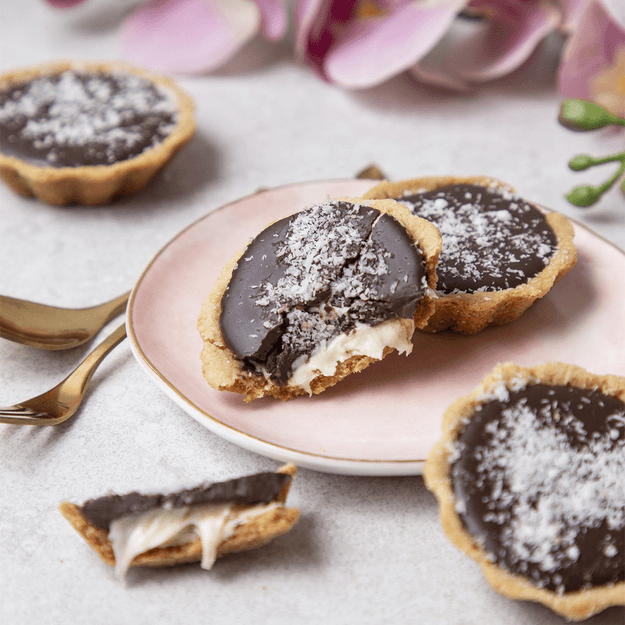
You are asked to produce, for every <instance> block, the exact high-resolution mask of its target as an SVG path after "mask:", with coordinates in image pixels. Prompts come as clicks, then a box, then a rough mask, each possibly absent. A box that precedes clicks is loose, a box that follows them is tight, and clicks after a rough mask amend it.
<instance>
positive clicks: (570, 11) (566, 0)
mask: <svg viewBox="0 0 625 625" xmlns="http://www.w3.org/2000/svg"><path fill="white" fill-rule="evenodd" d="M589 1H590V0H560V4H561V5H562V14H563V17H562V25H561V29H562V30H563V31H564V32H565V33H573V32H575V30H577V28H578V27H579V25H580V24H581V19H582V15H583V14H584V10H585V9H586V6H587V5H588V3H589Z"/></svg>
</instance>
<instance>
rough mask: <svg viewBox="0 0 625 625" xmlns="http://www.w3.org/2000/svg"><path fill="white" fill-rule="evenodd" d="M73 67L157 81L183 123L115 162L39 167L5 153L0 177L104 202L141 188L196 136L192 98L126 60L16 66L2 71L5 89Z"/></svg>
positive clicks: (29, 189) (42, 192) (51, 197)
mask: <svg viewBox="0 0 625 625" xmlns="http://www.w3.org/2000/svg"><path fill="white" fill-rule="evenodd" d="M70 69H72V70H80V71H86V72H93V73H104V74H106V73H111V72H124V73H128V74H133V75H136V76H139V77H141V78H145V79H147V80H149V81H151V82H152V83H153V84H156V85H158V86H159V87H161V88H163V89H164V90H165V91H167V92H168V93H170V94H172V95H173V97H174V100H175V102H176V104H177V108H178V122H177V124H176V126H175V128H174V130H173V131H172V133H171V134H170V135H169V136H168V137H166V138H165V139H164V140H163V141H162V142H161V143H159V144H158V145H156V146H154V147H152V148H150V149H147V150H145V151H144V152H143V153H142V154H139V155H138V156H135V157H133V158H129V159H126V160H124V161H119V162H117V163H113V164H111V165H92V166H83V167H59V168H55V167H40V166H37V165H32V164H30V163H28V162H26V161H24V160H21V159H19V158H17V157H15V156H6V155H4V154H2V152H0V177H1V178H2V179H3V180H4V182H6V184H7V185H8V186H9V187H11V188H12V189H13V190H14V191H15V192H16V193H18V194H19V195H23V196H25V197H33V196H34V197H37V198H38V199H40V200H42V201H43V202H47V203H48V204H56V205H65V204H73V203H78V204H89V205H93V204H103V203H105V202H108V201H109V200H110V199H112V198H113V197H115V196H118V195H127V194H130V193H134V192H135V191H139V190H140V189H142V188H143V187H145V185H146V184H147V183H148V182H149V181H150V180H151V179H152V178H153V177H154V176H155V175H156V174H157V173H158V171H160V169H161V168H162V167H163V166H164V165H165V164H166V163H167V162H168V161H169V160H170V159H171V158H172V157H173V156H174V155H175V154H176V153H177V152H178V150H180V148H181V147H182V146H183V145H184V144H185V143H187V142H188V141H189V139H191V137H192V136H193V134H194V132H195V121H194V118H193V108H194V105H193V100H192V99H191V98H190V97H189V96H188V95H187V94H186V93H185V92H184V91H183V90H182V89H181V88H180V87H179V86H178V85H177V84H176V83H175V82H174V81H173V80H171V79H170V78H167V77H165V76H157V75H153V74H150V73H148V72H146V71H145V70H143V69H141V68H139V67H136V66H133V65H129V64H127V63H122V62H91V61H85V62H79V61H58V62H55V63H49V64H44V65H40V66H35V67H29V68H24V69H17V70H13V71H11V72H7V73H5V74H2V75H1V76H0V91H1V90H4V89H7V88H10V87H12V86H15V85H19V84H22V83H25V82H27V81H30V80H34V79H36V78H39V77H42V76H54V75H57V74H60V73H62V72H64V71H66V70H70Z"/></svg>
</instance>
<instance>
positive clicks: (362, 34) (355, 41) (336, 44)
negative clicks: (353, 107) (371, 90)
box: [296, 0, 468, 87]
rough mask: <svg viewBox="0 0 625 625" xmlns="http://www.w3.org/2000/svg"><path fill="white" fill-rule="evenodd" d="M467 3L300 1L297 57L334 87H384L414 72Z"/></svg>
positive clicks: (441, 0)
mask: <svg viewBox="0 0 625 625" xmlns="http://www.w3.org/2000/svg"><path fill="white" fill-rule="evenodd" d="M467 1H468V0H438V1H436V0H434V1H428V2H414V1H412V0H376V1H374V0H351V1H341V0H326V1H324V0H299V2H298V5H297V13H296V30H297V39H296V53H297V55H298V57H299V58H300V59H301V60H303V61H305V62H306V63H308V64H309V65H311V66H312V67H313V68H314V69H315V70H316V71H317V73H318V74H319V75H320V76H321V77H323V78H324V79H326V80H328V81H330V82H336V83H338V84H340V85H342V86H346V87H370V86H373V85H377V84H380V83H382V82H384V81H385V80H387V79H388V78H390V77H391V76H394V75H395V74H398V73H399V72H402V71H404V70H406V69H408V68H410V67H412V66H413V65H414V64H415V63H416V62H417V61H418V60H419V59H421V58H422V57H423V56H425V55H426V54H427V53H428V52H429V51H430V50H431V49H432V48H433V47H434V46H435V45H436V43H437V42H438V40H439V39H440V38H441V37H442V35H443V34H444V33H445V31H446V30H447V29H448V28H449V26H450V24H451V22H452V21H453V20H454V19H455V17H456V15H457V13H458V11H459V10H460V9H462V7H463V6H464V5H465V4H466V3H467Z"/></svg>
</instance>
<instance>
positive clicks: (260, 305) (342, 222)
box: [198, 198, 440, 401]
mask: <svg viewBox="0 0 625 625" xmlns="http://www.w3.org/2000/svg"><path fill="white" fill-rule="evenodd" d="M439 251H440V236H439V235H438V232H437V231H436V228H435V227H434V226H432V224H430V223H429V222H427V221H426V220H423V219H420V218H417V217H414V216H412V215H411V214H410V212H409V211H408V210H407V209H406V208H405V207H403V206H401V205H400V204H398V203H397V202H394V201H392V200H386V201H363V200H354V199H350V198H344V199H339V200H334V201H330V202H326V203H324V204H320V205H317V206H313V207H311V208H308V209H306V210H303V211H301V212H299V213H296V214H294V215H292V216H290V217H286V218H284V219H282V220H280V221H277V222H275V223H273V224H271V225H269V226H268V227H267V228H266V229H265V230H263V232H261V233H260V234H259V235H258V236H257V237H256V238H255V239H254V240H253V241H252V242H251V243H250V244H249V245H248V246H247V247H246V249H245V250H244V251H243V252H242V253H241V254H239V255H237V257H236V258H235V259H233V260H232V261H231V262H230V263H229V265H228V266H227V267H226V268H224V270H223V272H222V274H221V276H220V278H219V280H218V281H217V284H216V285H215V287H214V288H213V290H212V291H211V293H210V294H209V296H208V298H207V300H206V302H205V304H204V306H203V308H202V312H201V315H200V319H199V322H198V329H199V331H200V334H201V336H202V339H203V341H204V349H203V351H202V355H201V359H202V363H203V372H204V376H205V377H206V379H207V381H208V382H209V384H211V386H213V387H214V388H217V389H219V390H230V391H234V392H239V393H243V394H244V395H245V399H246V400H247V401H250V400H251V399H254V398H256V397H262V396H263V395H272V396H274V397H279V398H280V399H290V398H292V397H295V396H297V395H302V394H306V393H308V394H313V393H319V392H321V391H322V390H324V389H325V388H327V387H328V386H331V385H333V384H335V383H336V382H337V381H338V380H340V379H342V378H343V377H345V375H347V374H349V373H354V372H357V371H360V370H362V369H363V368H364V367H366V366H368V365H369V364H370V363H371V362H373V361H375V360H381V359H382V358H383V357H384V356H386V355H387V354H388V353H390V351H391V350H392V349H396V350H398V351H400V352H409V351H410V350H411V349H412V343H411V340H410V339H411V336H412V333H413V332H414V329H415V326H419V327H420V326H422V325H423V324H424V323H425V322H426V320H427V317H428V316H429V315H430V313H431V310H432V300H431V298H432V294H433V291H432V289H433V287H434V286H435V274H434V268H435V265H436V258H437V256H438V253H439Z"/></svg>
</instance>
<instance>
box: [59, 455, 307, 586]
mask: <svg viewBox="0 0 625 625" xmlns="http://www.w3.org/2000/svg"><path fill="white" fill-rule="evenodd" d="M296 471H297V469H296V467H295V465H292V464H288V465H284V466H283V467H281V468H280V469H278V470H277V471H276V472H275V473H271V472H267V473H257V474H255V475H248V476H244V477H240V478H236V479H233V480H228V481H226V482H217V483H213V484H208V483H207V484H201V485H199V486H197V487H194V488H191V489H185V490H180V491H177V492H173V493H168V494H157V493H155V494H140V493H137V492H133V493H128V494H126V495H105V496H103V497H99V498H98V499H91V500H89V501H87V502H85V503H84V504H82V505H81V506H77V505H76V504H73V503H69V502H67V501H64V502H63V503H62V504H61V505H60V507H59V510H60V511H61V513H62V514H63V516H64V517H65V518H66V519H67V520H68V521H69V522H70V523H71V524H72V526H73V527H74V529H75V530H76V531H77V532H78V533H79V534H80V535H81V536H82V537H83V538H84V540H85V541H86V542H87V544H88V545H89V546H90V547H91V548H92V549H94V550H95V551H96V552H97V553H98V555H99V556H100V557H101V558H102V560H104V562H106V564H109V565H111V566H115V572H116V574H117V575H118V576H119V577H124V576H125V575H126V572H127V570H128V568H129V567H131V566H148V567H162V566H173V565H176V564H183V563H185V562H197V561H200V562H201V566H202V568H205V569H211V568H212V566H213V563H214V562H215V559H216V558H218V557H220V556H223V555H225V554H227V553H233V552H236V551H246V550H248V549H255V548H257V547H261V546H262V545H265V544H266V543H268V542H269V541H271V540H273V539H274V538H276V537H277V536H280V535H281V534H284V533H286V532H288V531H289V530H290V529H291V527H292V526H293V525H294V524H295V523H296V521H297V520H298V518H299V514H300V512H299V510H298V509H296V508H286V507H285V505H284V504H285V501H286V497H287V494H288V491H289V488H290V485H291V481H292V479H293V477H294V476H295V473H296Z"/></svg>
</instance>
